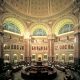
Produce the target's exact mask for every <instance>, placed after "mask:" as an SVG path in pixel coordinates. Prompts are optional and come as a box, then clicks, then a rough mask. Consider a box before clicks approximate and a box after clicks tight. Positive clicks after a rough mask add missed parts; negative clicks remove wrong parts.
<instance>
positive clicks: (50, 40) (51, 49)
mask: <svg viewBox="0 0 80 80" xmlns="http://www.w3.org/2000/svg"><path fill="white" fill-rule="evenodd" d="M48 48H49V49H48V55H49V57H48V58H49V61H50V62H53V61H54V38H53V36H49V38H48Z"/></svg>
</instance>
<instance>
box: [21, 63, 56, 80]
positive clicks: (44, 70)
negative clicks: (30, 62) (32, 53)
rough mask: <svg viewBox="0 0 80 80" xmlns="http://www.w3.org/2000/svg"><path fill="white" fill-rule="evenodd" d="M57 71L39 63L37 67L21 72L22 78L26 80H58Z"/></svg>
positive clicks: (30, 67) (27, 68)
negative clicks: (55, 79) (56, 79)
mask: <svg viewBox="0 0 80 80" xmlns="http://www.w3.org/2000/svg"><path fill="white" fill-rule="evenodd" d="M56 76H57V71H56V70H55V69H54V68H52V67H49V66H44V65H41V63H37V65H35V66H29V67H26V68H25V69H24V70H22V71H21V77H22V78H23V79H24V80H52V79H54V78H56Z"/></svg>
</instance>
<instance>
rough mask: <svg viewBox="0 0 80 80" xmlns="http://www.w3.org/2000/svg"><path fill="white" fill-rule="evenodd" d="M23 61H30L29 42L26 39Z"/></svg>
mask: <svg viewBox="0 0 80 80" xmlns="http://www.w3.org/2000/svg"><path fill="white" fill-rule="evenodd" d="M25 59H26V61H27V62H30V61H31V40H30V39H26V41H25Z"/></svg>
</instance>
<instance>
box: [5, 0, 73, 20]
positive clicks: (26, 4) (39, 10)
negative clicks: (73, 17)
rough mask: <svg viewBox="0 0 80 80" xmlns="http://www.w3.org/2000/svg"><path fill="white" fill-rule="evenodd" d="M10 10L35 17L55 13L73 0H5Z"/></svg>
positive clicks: (59, 11) (68, 5) (65, 7)
mask: <svg viewBox="0 0 80 80" xmlns="http://www.w3.org/2000/svg"><path fill="white" fill-rule="evenodd" d="M5 2H6V3H7V5H8V6H10V8H11V10H15V11H17V12H19V13H21V14H24V15H26V16H30V17H36V18H45V17H49V16H53V15H57V14H59V13H61V12H62V11H64V10H66V9H67V8H69V7H70V5H71V4H72V3H73V0H5Z"/></svg>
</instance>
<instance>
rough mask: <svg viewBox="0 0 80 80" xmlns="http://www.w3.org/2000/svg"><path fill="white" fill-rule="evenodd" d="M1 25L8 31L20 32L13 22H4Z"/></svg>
mask: <svg viewBox="0 0 80 80" xmlns="http://www.w3.org/2000/svg"><path fill="white" fill-rule="evenodd" d="M3 27H4V30H8V31H11V32H14V33H18V34H20V30H19V29H18V27H17V26H16V25H15V24H13V23H10V22H6V23H4V24H3Z"/></svg>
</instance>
